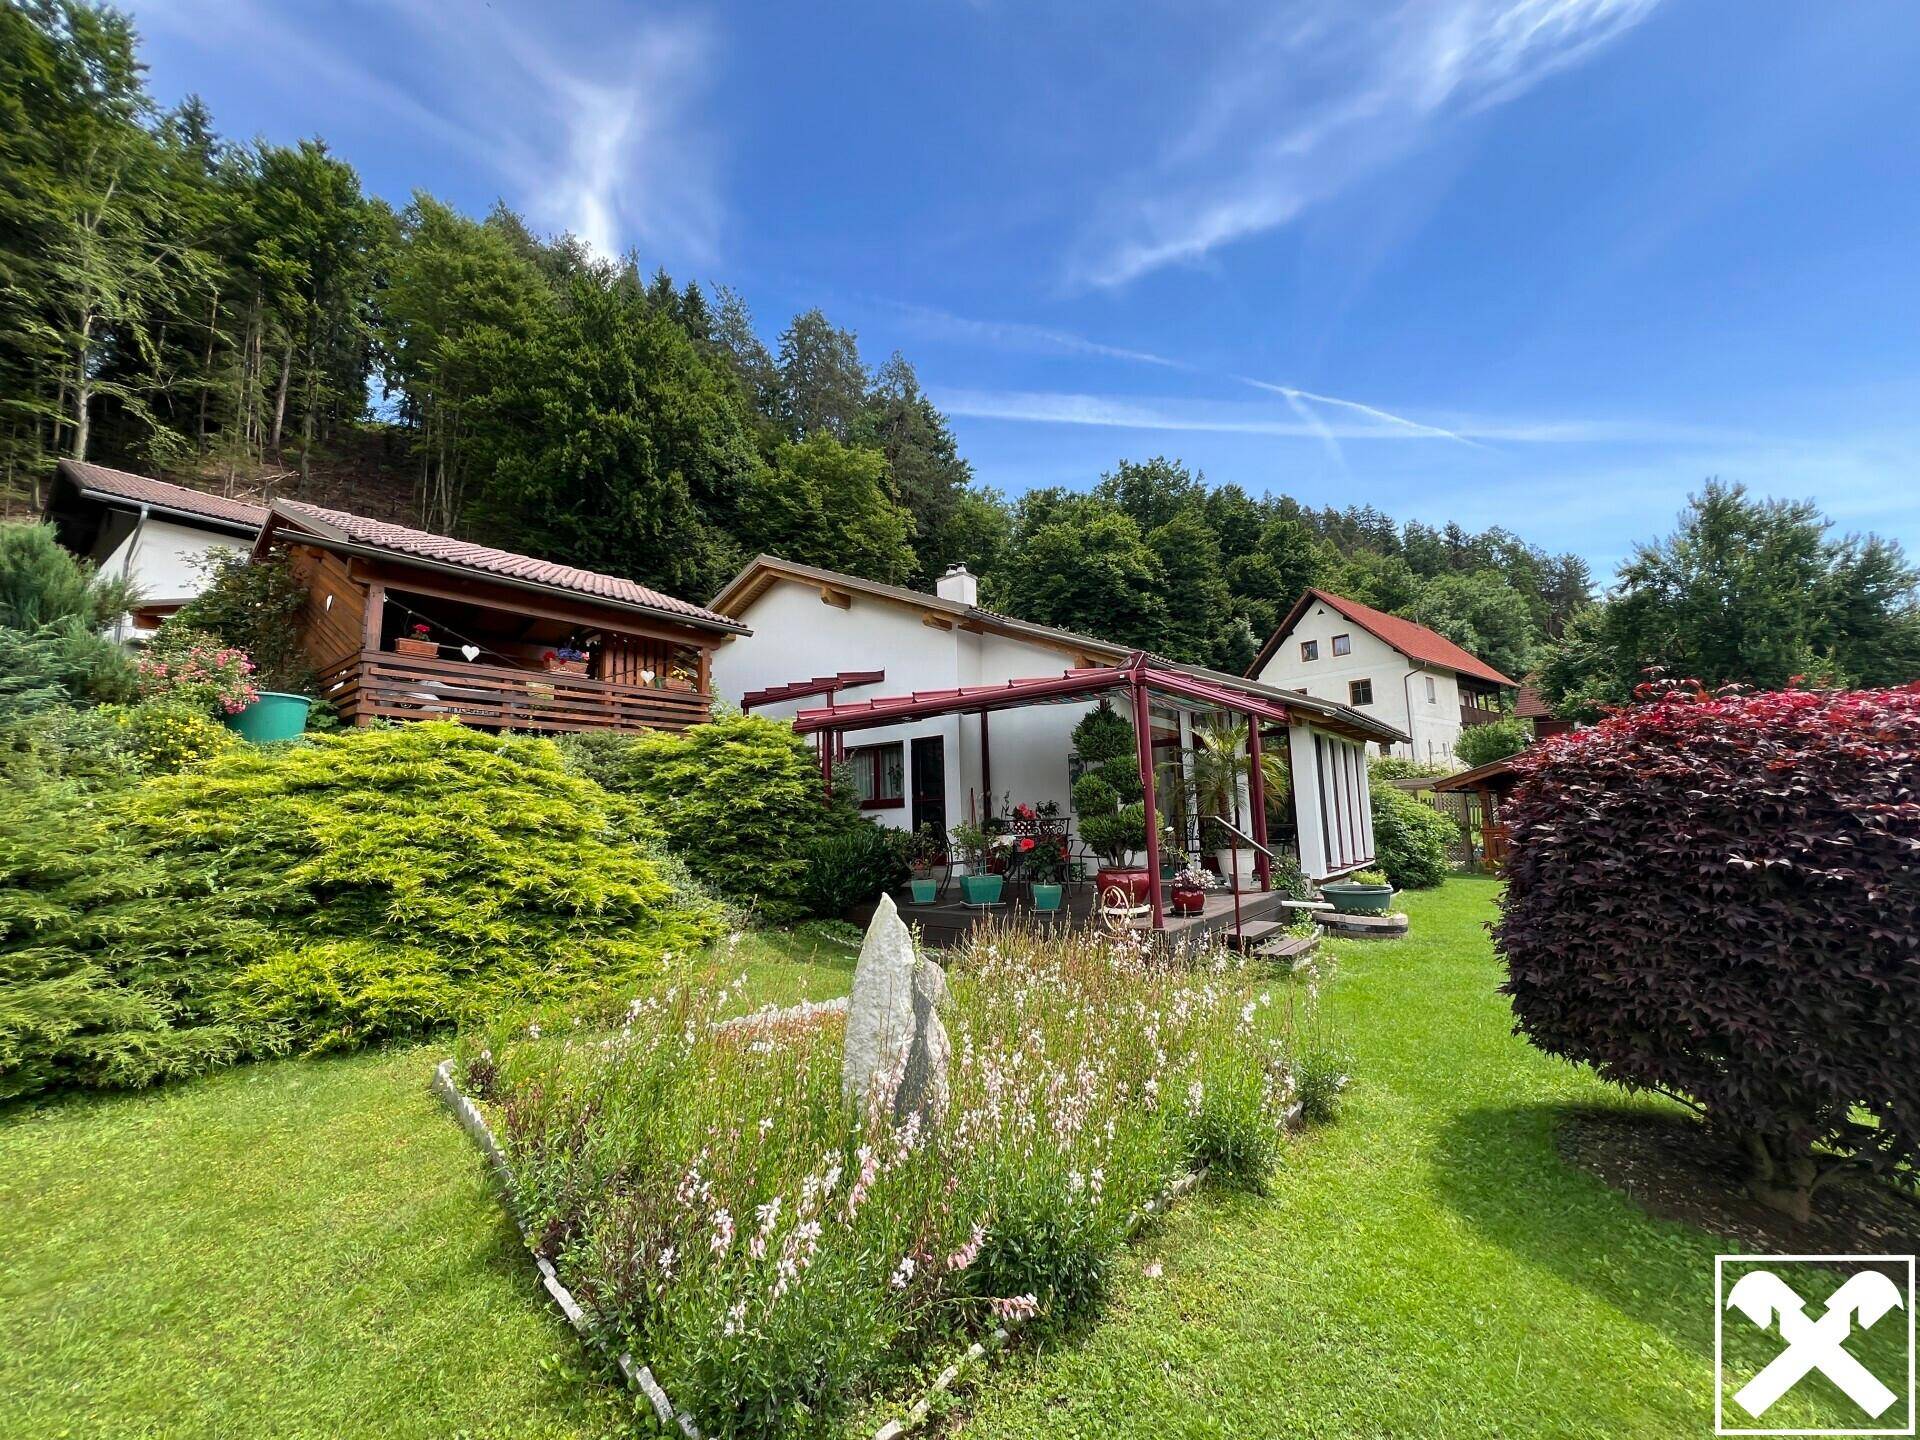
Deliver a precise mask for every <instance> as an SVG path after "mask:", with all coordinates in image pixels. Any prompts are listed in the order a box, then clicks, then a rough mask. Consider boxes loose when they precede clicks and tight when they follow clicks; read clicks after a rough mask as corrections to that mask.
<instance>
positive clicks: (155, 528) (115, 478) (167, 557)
mask: <svg viewBox="0 0 1920 1440" xmlns="http://www.w3.org/2000/svg"><path fill="white" fill-rule="evenodd" d="M266 518H267V511H266V507H264V506H261V505H252V504H248V503H247V502H246V501H244V500H230V499H228V498H227V497H226V496H224V495H210V494H208V493H207V492H206V491H204V490H192V489H189V488H188V487H187V486H185V485H173V484H169V483H168V482H167V481H165V480H153V479H149V478H148V477H147V476H145V475H133V474H130V473H128V472H127V471H125V470H110V469H108V468H107V467H106V466H105V465H91V464H88V463H87V462H85V461H83V460H62V461H61V462H60V464H59V468H58V469H57V471H56V472H55V475H54V483H53V489H52V492H51V494H50V495H49V496H48V498H47V508H46V519H47V522H48V523H49V524H51V525H52V526H53V527H54V532H55V534H57V535H58V536H59V538H60V543H61V544H62V545H63V546H65V547H66V548H67V549H68V550H70V551H72V552H73V553H74V554H75V555H78V556H79V557H80V558H81V559H83V560H91V561H93V562H94V564H95V565H97V566H98V567H99V569H100V571H101V573H102V574H105V575H114V576H122V577H124V578H126V579H130V580H132V581H133V582H134V584H136V585H137V586H139V589H140V596H141V599H140V603H139V606H138V607H137V608H136V609H135V610H134V612H133V614H132V615H131V616H129V617H127V621H125V622H123V628H122V632H121V633H122V635H123V637H124V636H125V635H126V634H127V629H126V627H127V626H128V625H130V626H131V631H132V634H133V635H140V634H145V633H150V632H151V631H152V630H154V629H156V628H158V626H159V624H160V621H161V620H163V619H164V618H166V617H167V616H168V615H171V614H172V613H173V612H174V611H176V610H178V609H179V608H180V607H181V606H182V605H184V604H186V603H187V601H189V600H191V599H192V598H193V597H194V596H195V595H198V594H199V593H200V591H201V589H202V587H203V586H204V585H205V584H206V577H205V574H204V572H203V570H202V568H201V564H200V562H203V561H204V560H205V559H206V557H207V556H208V555H209V554H210V553H212V552H213V551H215V550H221V549H225V550H233V551H237V552H239V553H241V554H243V555H244V554H246V553H247V552H248V551H250V550H251V549H252V548H253V542H254V539H255V537H257V536H258V535H259V533H260V527H261V526H262V525H263V524H264V523H265V522H266Z"/></svg>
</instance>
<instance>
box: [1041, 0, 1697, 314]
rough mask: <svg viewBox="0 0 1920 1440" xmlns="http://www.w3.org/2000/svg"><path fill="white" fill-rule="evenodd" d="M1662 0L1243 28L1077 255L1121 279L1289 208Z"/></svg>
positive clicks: (1530, 5) (1576, 56) (1531, 2)
mask: <svg viewBox="0 0 1920 1440" xmlns="http://www.w3.org/2000/svg"><path fill="white" fill-rule="evenodd" d="M1658 3H1659V0H1399V3H1396V4H1392V5H1386V6H1382V5H1381V4H1378V3H1376V4H1371V5H1362V4H1360V3H1357V0H1316V4H1315V6H1314V7H1310V10H1309V13H1308V14H1306V15H1305V17H1304V18H1303V17H1302V15H1301V13H1300V11H1299V9H1297V8H1293V9H1288V10H1286V11H1285V12H1284V13H1283V14H1282V15H1281V16H1280V17H1278V18H1277V19H1273V20H1270V21H1269V22H1268V23H1267V24H1266V25H1265V26H1264V28H1262V29H1261V30H1259V31H1258V32H1257V33H1255V34H1252V35H1247V36H1241V37H1236V41H1235V43H1233V44H1231V45H1230V46H1228V47H1226V51H1225V53H1226V55H1227V57H1228V58H1226V59H1225V60H1224V61H1223V62H1222V63H1221V64H1220V65H1219V66H1218V67H1216V69H1215V70H1214V71H1213V72H1212V73H1209V74H1206V75H1203V76H1201V77H1200V81H1199V86H1198V94H1199V96H1200V97H1201V98H1200V100H1199V102H1198V104H1197V107H1196V111H1195V114H1194V116H1193V119H1192V121H1191V123H1190V124H1189V125H1188V126H1187V128H1186V129H1185V131H1184V132H1183V133H1181V134H1180V135H1177V136H1176V137H1175V138H1174V139H1173V140H1172V141H1171V142H1170V143H1169V144H1168V146H1167V147H1166V149H1165V151H1164V152H1163V153H1162V155H1161V156H1160V157H1159V158H1158V160H1157V161H1156V162H1155V163H1154V164H1153V165H1152V166H1150V167H1149V168H1148V169H1147V170H1146V172H1145V173H1140V174H1134V175H1131V176H1128V177H1127V178H1126V179H1125V180H1124V182H1123V183H1122V184H1121V186H1120V187H1119V188H1118V189H1117V192H1116V194H1115V195H1114V197H1113V198H1112V199H1111V200H1110V201H1109V202H1108V203H1107V204H1106V205H1105V206H1104V207H1102V210H1101V212H1100V213H1099V215H1098V216H1097V218H1096V220H1095V222H1094V224H1093V226H1092V227H1091V229H1090V231H1089V233H1088V234H1087V235H1086V236H1085V237H1084V238H1083V241H1082V243H1081V245H1080V247H1079V249H1078V252H1077V253H1076V254H1075V256H1074V257H1073V258H1072V260H1071V261H1070V263H1069V266H1068V272H1069V273H1068V278H1069V280H1070V281H1072V282H1073V283H1076V284H1081V285H1094V286H1109V285H1118V284H1123V283H1125V282H1127V281H1129V280H1132V279H1135V278H1137V277H1138V276H1141V275H1144V274H1146V273H1148V272H1149V271H1152V270H1157V269H1159V268H1161V267H1162V266H1165V265H1170V264H1176V263H1182V262H1187V263H1191V262H1195V261H1199V260H1201V259H1203V258H1204V257H1205V256H1207V255H1208V254H1209V253H1210V252H1212V251H1213V250H1214V249H1216V248H1218V247H1219V246H1221V245H1225V244H1228V243H1231V242H1233V241H1235V240H1239V239H1242V238H1244V237H1246V236H1249V235H1253V234H1257V233H1259V232H1261V231H1265V230H1271V229H1274V228H1276V227H1279V226H1282V225H1285V224H1287V223H1289V222H1290V221H1292V220H1293V219H1295V218H1296V217H1297V216H1298V215H1300V214H1301V213H1302V212H1303V211H1305V210H1306V209H1308V208H1309V207H1310V206H1312V205H1314V204H1316V203H1318V202H1320V201H1322V200H1324V199H1326V198H1327V197H1329V196H1331V195H1333V194H1335V193H1336V192H1337V191H1339V190H1340V189H1341V188H1343V187H1344V186H1346V185H1347V184H1349V183H1351V182H1352V181H1353V180H1354V179H1355V178H1356V177H1357V176H1359V175H1361V174H1364V173H1365V172H1366V171H1368V170H1370V169H1373V168H1375V167H1377V166H1379V165H1381V164H1383V163H1385V162H1387V161H1389V160H1391V159H1393V158H1395V157H1397V156H1400V155H1403V154H1406V153H1408V152H1409V151H1411V150H1412V149H1414V148H1415V147H1417V146H1418V145H1420V144H1421V143H1423V142H1424V141H1425V140H1426V139H1427V138H1428V137H1429V136H1430V135H1431V134H1433V133H1434V131H1435V130H1436V128H1437V127H1439V126H1441V125H1444V124H1445V123H1446V122H1448V121H1449V120H1451V119H1453V118H1456V117H1458V116H1461V115H1465V114H1469V113H1471V112H1473V111H1476V110H1481V109H1484V108H1487V107H1489V106H1493V105H1499V104H1503V103H1505V102H1506V101H1508V100H1511V99H1513V98H1514V97H1515V96H1518V95H1520V94H1521V93H1523V92H1524V91H1526V90H1527V89H1529V88H1531V87H1532V86H1533V85H1535V84H1537V83H1538V82H1539V81H1540V80H1542V79H1544V78H1545V77H1546V76H1548V75H1550V74H1552V73H1553V72H1555V71H1557V70H1561V69H1565V68H1566V67H1568V66H1570V65H1575V64H1578V63H1580V62H1581V61H1583V60H1585V59H1586V58H1588V57H1589V56H1591V55H1592V54H1593V53H1594V52H1595V51H1596V50H1598V49H1600V48H1601V47H1602V46H1604V45H1605V44H1607V43H1608V42H1609V41H1610V40H1613V39H1614V38H1616V37H1617V36H1619V35H1620V34H1621V33H1623V32H1624V31H1626V30H1628V29H1631V28H1632V27H1633V26H1634V25H1636V24H1638V23H1639V22H1640V21H1641V20H1642V19H1643V18H1645V16H1646V15H1647V14H1648V13H1649V12H1650V11H1651V10H1652V9H1653V8H1654V6H1655V5H1657V4H1658Z"/></svg>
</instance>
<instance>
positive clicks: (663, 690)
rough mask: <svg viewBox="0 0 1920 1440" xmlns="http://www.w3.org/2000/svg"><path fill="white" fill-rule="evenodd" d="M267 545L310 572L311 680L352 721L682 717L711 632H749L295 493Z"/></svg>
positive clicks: (675, 722)
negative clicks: (310, 501) (316, 681)
mask: <svg viewBox="0 0 1920 1440" xmlns="http://www.w3.org/2000/svg"><path fill="white" fill-rule="evenodd" d="M269 547H273V548H276V549H280V550H284V551H285V553H286V554H287V555H288V557H289V560H290V563H291V565H292V567H293V570H294V573H295V574H296V575H298V576H299V577H300V578H301V580H302V581H303V582H304V583H305V585H306V587H307V608H306V612H305V616H304V622H305V623H304V633H303V646H304V649H305V651H306V654H307V657H308V659H309V660H310V661H311V662H312V663H313V666H314V668H315V669H316V670H317V671H318V672H319V694H320V696H321V698H323V699H325V700H327V701H329V702H331V703H332V704H333V705H334V706H335V708H336V709H338V711H339V712H340V716H341V718H342V719H343V720H346V721H348V722H350V723H353V724H362V725H364V724H366V723H368V722H369V721H372V720H375V719H384V720H420V719H429V718H449V719H457V720H461V721H464V722H465V723H467V724H472V725H479V726H484V727H488V728H499V729H512V730H533V731H541V732H557V731H573V730H650V729H668V730H680V729H684V728H686V727H687V726H689V725H696V724H698V723H700V722H701V721H703V720H705V719H706V718H707V717H708V715H709V713H710V710H711V704H712V700H711V696H712V689H711V685H710V683H709V677H710V675H711V660H712V655H713V649H714V647H715V646H716V645H717V644H718V643H719V642H720V641H721V640H722V639H724V638H727V637H730V636H743V635H746V634H747V633H748V631H747V628H746V627H745V626H744V625H741V624H739V623H738V622H736V621H733V620H730V619H728V618H727V617H725V616H724V615H717V614H715V613H714V612H713V611H711V610H708V609H705V608H704V607H702V606H699V605H694V604H691V603H690V602H688V601H685V600H678V599H675V598H674V597H673V596H671V595H663V594H661V593H660V592H659V591H657V590H651V589H648V588H647V587H646V586H644V585H639V584H636V583H635V582H633V581H631V580H625V579H621V578H620V577H618V576H614V575H601V574H597V573H595V572H594V571H591V570H580V569H576V568H574V567H573V566H571V565H559V564H555V563H553V562H552V561H548V560H539V559H535V558H534V557H532V556H530V555H516V554H514V553H513V552H511V551H507V550H495V549H492V548H490V547H488V546H485V545H474V544H471V543H469V542H467V541H465V540H456V539H453V538H452V537H450V536H446V535H434V534H430V533H428V532H427V531H424V530H413V529H410V528H408V527H407V526H404V525H394V524H390V523H388V522H386V521H382V520H369V519H366V518H364V517H362V516H359V515H350V514H347V513H346V512H344V511H340V510H329V509H324V508H322V507H321V506H318V505H307V504H303V503H301V502H299V501H295V500H276V501H275V502H274V503H273V506H272V508H271V511H270V512H269V514H268V517H267V521H266V524H265V526H264V527H263V528H262V530H261V533H260V538H259V540H258V542H257V544H256V549H255V553H256V554H262V553H264V552H265V551H266V550H267V549H268V548H269ZM563 651H564V652H570V653H578V654H579V655H580V656H581V658H579V659H577V660H571V661H569V660H568V659H567V658H566V656H565V655H563V654H562V653H561V652H563Z"/></svg>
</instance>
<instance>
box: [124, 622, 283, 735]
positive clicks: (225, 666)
mask: <svg viewBox="0 0 1920 1440" xmlns="http://www.w3.org/2000/svg"><path fill="white" fill-rule="evenodd" d="M137 669H138V670H139V683H140V694H141V696H142V697H143V698H146V699H150V700H151V699H164V700H169V701H173V702H175V703H177V704H179V705H181V706H183V707H185V708H187V709H192V710H198V711H202V712H212V711H219V712H221V713H222V714H226V715H238V714H239V713H240V712H241V711H242V710H244V709H246V708H247V707H248V706H249V705H251V704H253V702H254V701H256V700H258V699H259V698H260V692H259V690H258V689H256V688H255V686H254V683H253V659H252V657H251V656H249V655H248V654H247V652H246V651H244V650H242V649H241V648H240V647H239V646H237V645H228V644H225V643H223V642H221V641H219V640H216V639H215V638H214V637H213V636H211V635H209V634H207V633H206V632H205V631H201V630H189V629H187V628H185V627H183V626H175V625H163V626H162V627H161V628H160V633H159V634H158V635H156V636H154V637H153V641H152V643H151V644H149V645H148V646H147V648H146V650H145V651H144V652H143V653H142V655H141V656H140V659H139V662H138V665H137Z"/></svg>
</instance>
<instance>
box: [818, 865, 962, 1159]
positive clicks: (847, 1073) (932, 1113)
mask: <svg viewBox="0 0 1920 1440" xmlns="http://www.w3.org/2000/svg"><path fill="white" fill-rule="evenodd" d="M946 999H947V977H946V972H945V971H943V970H942V969H941V968H940V967H939V965H937V964H935V963H934V962H933V961H931V960H927V959H922V958H920V957H919V956H918V955H917V954H916V953H915V951H914V945H913V933H912V932H911V931H910V930H908V929H907V926H906V922H905V921H903V920H902V919H901V918H900V912H899V910H898V909H897V908H896V907H895V905H894V903H893V897H892V896H890V895H882V896H881V897H880V904H879V905H878V906H877V907H876V908H875V910H874V913H873V923H872V924H871V925H869V926H868V927H867V938H866V940H865V941H864V942H863V943H862V944H861V946H860V960H859V963H858V964H857V965H856V966H855V967H854V971H853V993H852V995H851V996H850V997H849V999H848V1001H847V1044H846V1054H845V1057H844V1058H843V1059H842V1061H841V1065H840V1088H841V1090H842V1092H843V1093H844V1094H845V1095H846V1096H847V1098H848V1099H850V1100H855V1101H858V1102H859V1103H861V1104H872V1105H884V1106H885V1107H886V1108H887V1109H888V1110H890V1111H891V1112H892V1113H893V1116H894V1118H895V1119H896V1120H900V1121H904V1120H905V1118H906V1117H907V1116H908V1115H910V1114H918V1115H919V1116H920V1118H921V1123H922V1124H923V1125H924V1124H927V1123H929V1122H931V1121H932V1120H935V1119H937V1118H938V1117H939V1115H940V1114H941V1112H942V1111H944V1109H945V1108H946V1101H947V1093H948V1088H947V1064H948V1060H949V1059H950V1057H951V1055H952V1049H953V1047H952V1045H951V1043H950V1042H949V1041H948V1039H947V1031H946V1026H945V1025H943V1024H942V1023H941V1020H940V1014H939V1010H940V1007H941V1006H942V1005H943V1004H945V1003H946Z"/></svg>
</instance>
